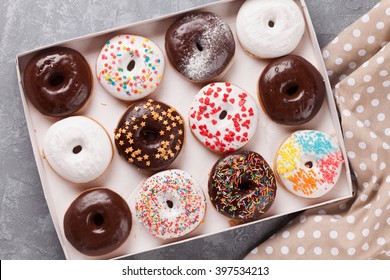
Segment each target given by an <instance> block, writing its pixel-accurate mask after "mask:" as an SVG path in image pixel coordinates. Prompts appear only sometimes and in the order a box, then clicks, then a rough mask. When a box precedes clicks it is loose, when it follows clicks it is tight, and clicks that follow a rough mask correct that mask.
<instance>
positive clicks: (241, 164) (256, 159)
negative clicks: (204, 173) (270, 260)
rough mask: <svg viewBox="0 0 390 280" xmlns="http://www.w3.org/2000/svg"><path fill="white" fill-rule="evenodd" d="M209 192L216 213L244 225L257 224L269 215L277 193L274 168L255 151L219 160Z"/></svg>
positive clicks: (213, 170)
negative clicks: (242, 222) (263, 216)
mask: <svg viewBox="0 0 390 280" xmlns="http://www.w3.org/2000/svg"><path fill="white" fill-rule="evenodd" d="M208 188H209V195H210V200H211V202H212V204H213V205H214V207H215V208H216V209H217V211H218V212H219V213H221V214H223V215H225V216H227V217H229V218H231V219H233V220H241V221H251V220H256V219H258V218H260V217H261V215H262V214H264V213H265V212H267V211H268V210H269V208H270V207H271V206H272V204H273V202H274V201H275V196H276V189H277V187H276V181H275V176H274V173H273V171H272V169H271V167H270V166H269V165H268V163H267V162H266V161H265V160H264V158H263V157H262V156H261V155H259V154H258V153H256V152H252V151H244V152H241V153H234V154H230V155H227V156H225V157H223V158H221V159H219V160H218V161H217V162H216V163H215V165H214V167H213V168H212V171H211V174H210V177H209V183H208Z"/></svg>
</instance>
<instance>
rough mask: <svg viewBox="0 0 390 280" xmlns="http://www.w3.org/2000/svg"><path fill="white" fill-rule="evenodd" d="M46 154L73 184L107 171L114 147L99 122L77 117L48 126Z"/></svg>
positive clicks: (50, 162) (51, 163)
mask: <svg viewBox="0 0 390 280" xmlns="http://www.w3.org/2000/svg"><path fill="white" fill-rule="evenodd" d="M43 153H44V156H45V158H46V160H47V162H48V163H49V165H50V166H51V168H53V170H54V171H55V172H56V173H57V174H58V175H60V176H61V177H63V178H64V179H66V180H68V181H70V182H73V183H87V182H91V181H93V180H95V179H97V178H98V177H100V176H101V175H102V174H103V173H104V172H105V171H106V170H107V168H108V166H109V165H110V163H111V160H112V157H113V154H114V148H113V146H112V143H111V140H110V137H109V136H108V134H107V131H106V130H105V129H104V128H103V127H102V126H101V125H100V124H99V123H98V122H96V121H94V120H92V119H90V118H87V117H81V116H76V117H69V118H66V119H63V120H60V121H58V122H56V123H54V124H53V125H52V126H51V127H50V128H49V130H48V131H47V132H46V135H45V138H44V142H43Z"/></svg>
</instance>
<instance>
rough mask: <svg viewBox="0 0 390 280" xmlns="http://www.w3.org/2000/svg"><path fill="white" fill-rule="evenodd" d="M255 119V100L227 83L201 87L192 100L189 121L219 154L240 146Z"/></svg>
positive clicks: (200, 139)
mask: <svg viewBox="0 0 390 280" xmlns="http://www.w3.org/2000/svg"><path fill="white" fill-rule="evenodd" d="M257 122H258V110H257V106H256V102H255V100H254V99H253V98H252V96H250V95H249V94H248V93H246V92H245V91H243V90H242V89H240V88H239V87H237V86H235V85H232V84H230V83H212V84H209V85H207V86H205V87H203V88H202V89H201V90H200V91H199V92H198V94H197V95H196V96H195V99H194V101H193V103H192V106H191V109H190V118H189V123H190V127H191V130H192V132H193V134H194V135H195V136H196V138H197V139H198V140H199V141H200V142H201V143H202V144H203V145H205V146H206V147H207V148H209V149H210V150H212V151H217V152H220V153H226V152H233V151H235V150H237V149H240V148H242V147H243V146H244V145H245V144H247V143H248V142H249V140H250V139H251V138H252V136H253V135H254V133H255V131H256V128H257Z"/></svg>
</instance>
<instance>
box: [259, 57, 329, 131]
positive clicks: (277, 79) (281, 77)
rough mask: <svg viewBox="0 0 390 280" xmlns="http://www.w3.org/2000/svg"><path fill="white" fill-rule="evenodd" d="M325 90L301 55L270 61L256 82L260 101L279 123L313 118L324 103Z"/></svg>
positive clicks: (317, 73)
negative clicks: (257, 82)
mask: <svg viewBox="0 0 390 280" xmlns="http://www.w3.org/2000/svg"><path fill="white" fill-rule="evenodd" d="M325 95H326V88H325V83H324V79H323V77H322V76H321V74H320V73H319V72H318V70H317V69H316V68H315V67H314V66H313V65H312V64H311V63H310V62H308V61H307V60H305V59H304V58H302V57H300V56H296V55H288V56H285V57H282V58H279V59H277V60H275V61H273V62H271V63H270V64H269V65H268V66H267V67H266V68H265V69H264V71H263V73H262V74H261V77H260V80H259V99H260V101H261V104H262V106H263V108H264V110H265V112H266V113H267V114H268V116H269V117H270V118H271V119H272V120H273V121H275V122H277V123H279V124H286V125H300V124H304V123H306V122H308V121H310V120H311V119H313V118H314V117H315V116H316V115H317V113H318V112H319V110H320V109H321V106H322V103H323V102H324V99H325Z"/></svg>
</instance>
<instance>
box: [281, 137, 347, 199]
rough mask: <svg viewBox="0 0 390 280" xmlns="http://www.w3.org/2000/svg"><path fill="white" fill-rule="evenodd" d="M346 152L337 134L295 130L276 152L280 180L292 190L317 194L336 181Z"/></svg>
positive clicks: (309, 195)
mask: <svg viewBox="0 0 390 280" xmlns="http://www.w3.org/2000/svg"><path fill="white" fill-rule="evenodd" d="M343 162H344V160H343V156H342V153H341V150H340V148H339V146H338V144H337V141H336V139H335V138H334V137H331V136H330V135H328V134H325V133H323V132H320V131H316V130H300V131H296V132H294V133H293V134H292V135H291V136H290V137H288V138H287V139H286V140H285V141H284V142H283V143H282V145H281V146H280V148H279V150H278V151H277V154H276V160H275V168H274V170H275V173H276V177H277V179H278V181H279V182H280V183H281V184H282V185H283V186H284V187H285V188H286V189H287V190H289V191H290V192H292V193H293V194H295V195H297V196H300V197H305V198H317V197H321V196H323V195H325V194H326V193H328V192H329V191H330V190H331V189H332V188H333V187H334V185H335V184H336V182H337V180H338V178H339V176H340V173H341V170H342V165H343Z"/></svg>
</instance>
